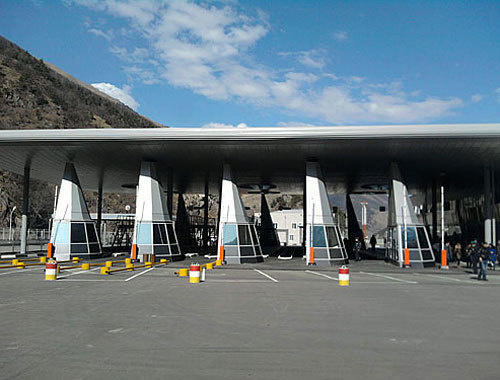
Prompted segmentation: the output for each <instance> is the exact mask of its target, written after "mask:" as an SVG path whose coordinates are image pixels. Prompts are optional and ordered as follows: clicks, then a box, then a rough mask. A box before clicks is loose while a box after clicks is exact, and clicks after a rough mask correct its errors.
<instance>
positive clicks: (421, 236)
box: [417, 227, 429, 249]
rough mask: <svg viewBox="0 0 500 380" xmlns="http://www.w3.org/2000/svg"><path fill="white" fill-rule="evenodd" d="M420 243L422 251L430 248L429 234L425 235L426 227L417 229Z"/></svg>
mask: <svg viewBox="0 0 500 380" xmlns="http://www.w3.org/2000/svg"><path fill="white" fill-rule="evenodd" d="M417 233H418V242H419V243H420V249H425V248H429V242H428V241H427V234H426V233H425V227H417Z"/></svg>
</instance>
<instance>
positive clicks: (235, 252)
mask: <svg viewBox="0 0 500 380" xmlns="http://www.w3.org/2000/svg"><path fill="white" fill-rule="evenodd" d="M239 255H240V254H239V249H238V247H227V248H224V256H225V257H229V256H230V257H235V256H239Z"/></svg>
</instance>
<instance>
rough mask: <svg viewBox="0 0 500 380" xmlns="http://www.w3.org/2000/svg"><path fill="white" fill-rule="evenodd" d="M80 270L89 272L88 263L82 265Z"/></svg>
mask: <svg viewBox="0 0 500 380" xmlns="http://www.w3.org/2000/svg"><path fill="white" fill-rule="evenodd" d="M82 270H90V264H89V263H82Z"/></svg>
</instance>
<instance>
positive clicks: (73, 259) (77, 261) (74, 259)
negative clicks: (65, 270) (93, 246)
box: [71, 257, 80, 263]
mask: <svg viewBox="0 0 500 380" xmlns="http://www.w3.org/2000/svg"><path fill="white" fill-rule="evenodd" d="M71 260H72V261H73V262H74V263H79V262H80V258H79V257H73V258H72V259H71Z"/></svg>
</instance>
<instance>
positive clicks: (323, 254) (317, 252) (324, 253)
mask: <svg viewBox="0 0 500 380" xmlns="http://www.w3.org/2000/svg"><path fill="white" fill-rule="evenodd" d="M314 258H315V259H328V249H326V248H314Z"/></svg>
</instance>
